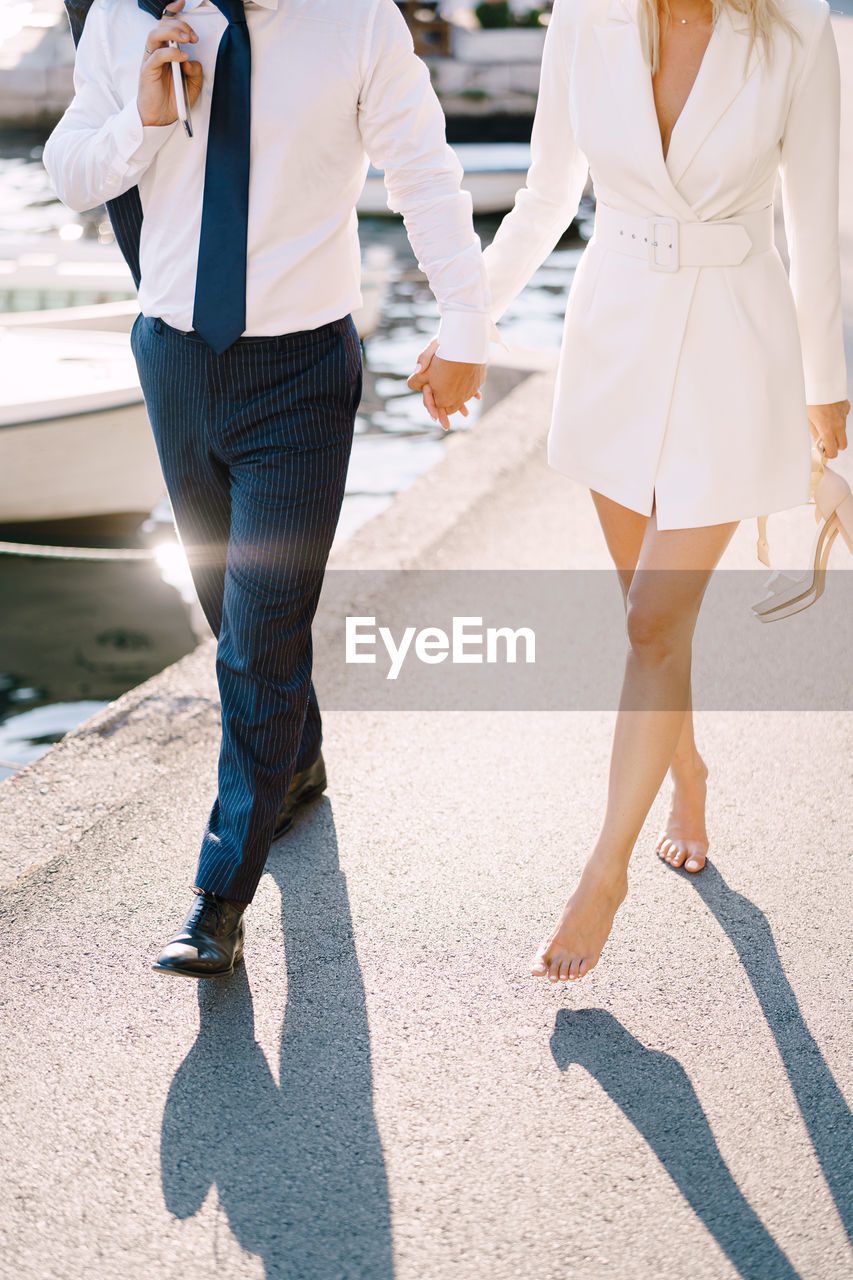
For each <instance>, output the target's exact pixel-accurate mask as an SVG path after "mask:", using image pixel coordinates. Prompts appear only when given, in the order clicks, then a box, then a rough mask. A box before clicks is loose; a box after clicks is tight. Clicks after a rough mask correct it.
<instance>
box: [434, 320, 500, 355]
mask: <svg viewBox="0 0 853 1280" xmlns="http://www.w3.org/2000/svg"><path fill="white" fill-rule="evenodd" d="M490 331H491V321H490V319H489V315H488V313H487V312H485V311H444V312H442V316H441V324H440V325H439V328H438V350H437V351H436V353H435V354H436V355H437V356H440V357H441V359H442V360H451V361H454V362H455V363H458V364H485V363H486V361H487V360H488V357H489V337H490Z"/></svg>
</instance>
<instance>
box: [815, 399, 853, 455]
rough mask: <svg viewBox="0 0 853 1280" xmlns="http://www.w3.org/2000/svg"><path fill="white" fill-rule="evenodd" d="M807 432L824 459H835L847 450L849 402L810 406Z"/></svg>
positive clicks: (840, 401)
mask: <svg viewBox="0 0 853 1280" xmlns="http://www.w3.org/2000/svg"><path fill="white" fill-rule="evenodd" d="M807 412H808V415H809V430H810V431H811V433H812V436H813V437H814V439H815V442H816V443H817V445H818V448H819V449H820V450H821V452H822V453H823V455H824V457H825V458H835V457H837V456H838V454H839V453H840V451H841V450H842V449H846V448H847V415H848V413H849V412H850V401H849V400H839V401H837V402H836V403H835V404H810V405H809V406H808V409H807Z"/></svg>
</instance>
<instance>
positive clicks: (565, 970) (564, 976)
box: [560, 959, 572, 982]
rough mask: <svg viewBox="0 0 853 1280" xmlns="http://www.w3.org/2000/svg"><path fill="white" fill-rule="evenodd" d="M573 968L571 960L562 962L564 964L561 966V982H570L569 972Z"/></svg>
mask: <svg viewBox="0 0 853 1280" xmlns="http://www.w3.org/2000/svg"><path fill="white" fill-rule="evenodd" d="M571 967H572V962H571V960H569V959H566V960H564V961H563V962H562V964H561V965H560V981H561V982H568V980H569V970H570V969H571Z"/></svg>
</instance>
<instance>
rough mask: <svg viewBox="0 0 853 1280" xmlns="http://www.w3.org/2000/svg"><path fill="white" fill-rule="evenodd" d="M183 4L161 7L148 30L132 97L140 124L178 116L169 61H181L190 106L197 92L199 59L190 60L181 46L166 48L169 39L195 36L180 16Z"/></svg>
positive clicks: (184, 40)
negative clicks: (150, 28) (157, 16)
mask: <svg viewBox="0 0 853 1280" xmlns="http://www.w3.org/2000/svg"><path fill="white" fill-rule="evenodd" d="M183 7H184V0H175V3H174V4H173V5H172V7H171V8H170V9H164V11H163V18H162V21H160V22H159V23H158V24H157V26H156V27H154V28H153V30H151V31H149V33H148V39H147V40H146V43H145V53H144V55H143V58H142V68H141V70H140V72H139V93H138V95H137V99H136V100H137V104H138V106H139V118H140V120H141V121H142V123H143V124H144V125H149V124H153V125H166V124H174V122H175V121H176V120H177V118H178V108H177V105H176V103H175V89H174V84H173V80H172V68H171V67H170V65H169V64H170V63H172V62H181V63H183V67H182V71H183V74H184V76H185V77H186V81H187V95H188V97H189V102H190V106H191V107H192V106H194V105H195V103H196V101H197V100H198V96H199V94H200V93H201V80H202V70H201V63H200V62H190V56H189V54H188V53H184V51H183V49H170V48H169V41H170V40H172V41H174V42H175V43H176V44H195V43H196V41H197V40H198V36H197V35H196V33H195V32H194V31H193V29H192V27H191V26H189V25H188V23H186V22H185V21H184V20H183V19H182V18H181V16H180V14H181V9H182V8H183Z"/></svg>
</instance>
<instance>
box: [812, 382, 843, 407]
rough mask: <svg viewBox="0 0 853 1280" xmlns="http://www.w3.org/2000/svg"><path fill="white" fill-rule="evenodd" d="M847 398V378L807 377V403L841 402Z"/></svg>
mask: <svg viewBox="0 0 853 1280" xmlns="http://www.w3.org/2000/svg"><path fill="white" fill-rule="evenodd" d="M846 399H847V379H846V378H845V379H844V380H843V381H842V380H841V379H840V378H835V379H833V380H832V381H831V382H830V381H827V379H825V378H824V379H817V378H808V377H807V378H806V404H840V403H842V402H843V401H844V400H846Z"/></svg>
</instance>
